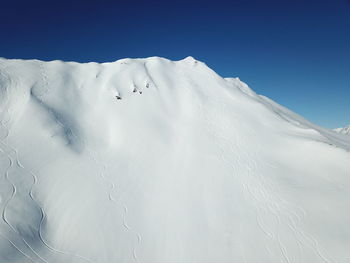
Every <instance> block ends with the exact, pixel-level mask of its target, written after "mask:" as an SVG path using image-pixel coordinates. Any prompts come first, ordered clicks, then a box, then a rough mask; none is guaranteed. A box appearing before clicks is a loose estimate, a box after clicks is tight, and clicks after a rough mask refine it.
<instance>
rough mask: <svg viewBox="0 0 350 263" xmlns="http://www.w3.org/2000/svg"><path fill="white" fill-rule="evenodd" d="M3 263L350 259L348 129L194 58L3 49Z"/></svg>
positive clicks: (0, 83)
mask: <svg viewBox="0 0 350 263" xmlns="http://www.w3.org/2000/svg"><path fill="white" fill-rule="evenodd" d="M0 120H1V126H0V211H1V214H2V218H1V221H0V262H1V263H7V262H11V263H13V262H37V263H45V262H46V263H56V262H57V263H61V262H65V263H75V262H78V263H81V262H90V263H91V262H94V263H110V262H140V263H141V262H144V263H179V262H189V263H190V262H191V263H194V262H200V263H214V262H220V263H232V262H242V263H243V262H246V263H251V262H259V263H263V262H267V263H271V262H286V263H294V262H298V263H299V262H305V263H311V262H325V263H331V262H339V263H340V262H344V263H345V262H350V253H349V247H350V228H349V222H350V210H349V206H350V152H349V151H350V138H348V137H347V136H343V135H340V134H336V133H334V132H332V131H329V130H327V129H323V128H321V127H318V126H316V125H314V124H312V123H310V122H308V121H307V120H305V119H303V118H302V117H300V116H298V115H297V114H295V113H293V112H291V111H289V110H288V109H286V108H284V107H282V106H280V105H278V104H277V103H275V102H273V101H271V100H270V99H268V98H266V97H263V96H259V95H257V94H256V93H255V92H254V91H252V90H251V89H250V88H249V87H248V86H247V85H246V84H244V83H243V82H241V81H240V80H239V79H232V78H230V79H224V78H221V77H220V76H218V75H217V74H216V73H215V72H213V71H212V70H211V69H209V68H208V67H207V66H206V65H205V64H204V63H202V62H199V61H196V60H195V59H193V58H191V57H188V58H186V59H184V60H181V61H175V62H174V61H169V60H166V59H163V58H157V57H153V58H147V59H123V60H118V61H116V62H113V63H104V64H97V63H87V64H79V63H74V62H61V61H52V62H42V61H38V60H28V61H23V60H6V59H0Z"/></svg>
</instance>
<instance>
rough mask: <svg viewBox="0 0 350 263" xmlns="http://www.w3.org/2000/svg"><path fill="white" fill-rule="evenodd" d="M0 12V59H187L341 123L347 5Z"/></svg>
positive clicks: (349, 77) (156, 5)
mask: <svg viewBox="0 0 350 263" xmlns="http://www.w3.org/2000/svg"><path fill="white" fill-rule="evenodd" d="M10 2H11V3H10ZM0 9H1V15H0V56H1V57H5V58H23V59H29V58H37V59H42V60H54V59H61V60H69V61H79V62H88V61H97V62H106V61H114V60H117V59H120V58H125V57H148V56H162V57H166V58H169V59H173V60H178V59H182V58H184V57H186V56H188V55H191V56H193V57H195V58H197V59H198V60H201V61H204V62H205V63H207V64H208V65H209V66H210V67H211V68H213V69H214V70H215V71H216V72H218V73H219V74H220V75H222V76H224V77H236V76H238V77H240V78H241V79H242V80H243V81H245V82H247V83H248V84H249V85H250V86H251V87H252V88H253V89H254V90H255V91H256V92H258V93H260V94H263V95H266V96H268V97H270V98H272V99H274V100H275V101H277V102H279V103H280V104H282V105H285V106H287V107H289V108H290V109H292V110H294V111H295V112H297V113H299V114H301V115H303V116H305V117H306V118H308V119H309V120H311V121H313V122H315V123H317V124H320V125H323V126H326V127H329V128H334V127H338V126H344V125H346V124H350V0H317V1H316V0H232V1H220V0H215V1H205V0H202V1H190V0H188V1H175V0H174V1H167V0H163V1H159V0H158V1H154V0H147V1H136V0H124V1H103V0H101V1H89V0H86V1H73V0H72V1H70V2H68V1H63V0H62V1H16V0H12V1H2V3H1V6H0Z"/></svg>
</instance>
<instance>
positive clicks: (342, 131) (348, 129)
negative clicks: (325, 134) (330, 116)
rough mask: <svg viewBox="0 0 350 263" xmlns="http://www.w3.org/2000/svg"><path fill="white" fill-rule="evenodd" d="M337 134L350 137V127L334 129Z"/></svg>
mask: <svg viewBox="0 0 350 263" xmlns="http://www.w3.org/2000/svg"><path fill="white" fill-rule="evenodd" d="M334 131H335V132H337V133H340V134H345V135H350V125H348V126H346V127H342V128H337V129H334Z"/></svg>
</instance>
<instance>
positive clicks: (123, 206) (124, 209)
mask: <svg viewBox="0 0 350 263" xmlns="http://www.w3.org/2000/svg"><path fill="white" fill-rule="evenodd" d="M84 144H85V149H86V150H87V151H88V152H89V155H90V157H91V159H92V160H93V161H94V162H95V163H96V164H97V165H98V166H99V167H102V172H100V176H101V178H102V180H103V181H104V182H105V183H106V184H107V185H109V188H110V192H109V193H108V200H109V201H111V202H113V203H114V204H115V205H116V206H117V207H119V209H120V210H121V211H122V214H123V227H124V228H125V229H126V231H128V232H130V233H131V234H133V235H134V236H135V238H136V240H137V245H134V248H133V250H132V258H133V260H134V261H135V262H137V263H138V262H140V261H139V258H138V256H137V249H136V246H138V247H139V246H141V242H142V237H141V235H140V233H138V232H136V231H135V230H134V229H133V228H132V227H130V226H129V225H128V223H127V214H128V207H127V205H126V204H125V203H123V202H121V201H120V200H118V199H116V198H115V197H114V196H113V192H116V191H117V187H116V184H115V183H113V182H111V181H109V180H108V179H107V177H110V175H108V167H107V165H106V164H105V163H104V162H102V161H101V158H100V157H98V156H99V155H100V154H99V153H98V152H96V151H95V150H92V149H91V148H90V147H88V146H87V144H86V142H85V141H84ZM94 155H95V156H96V157H94ZM106 174H107V175H106Z"/></svg>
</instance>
